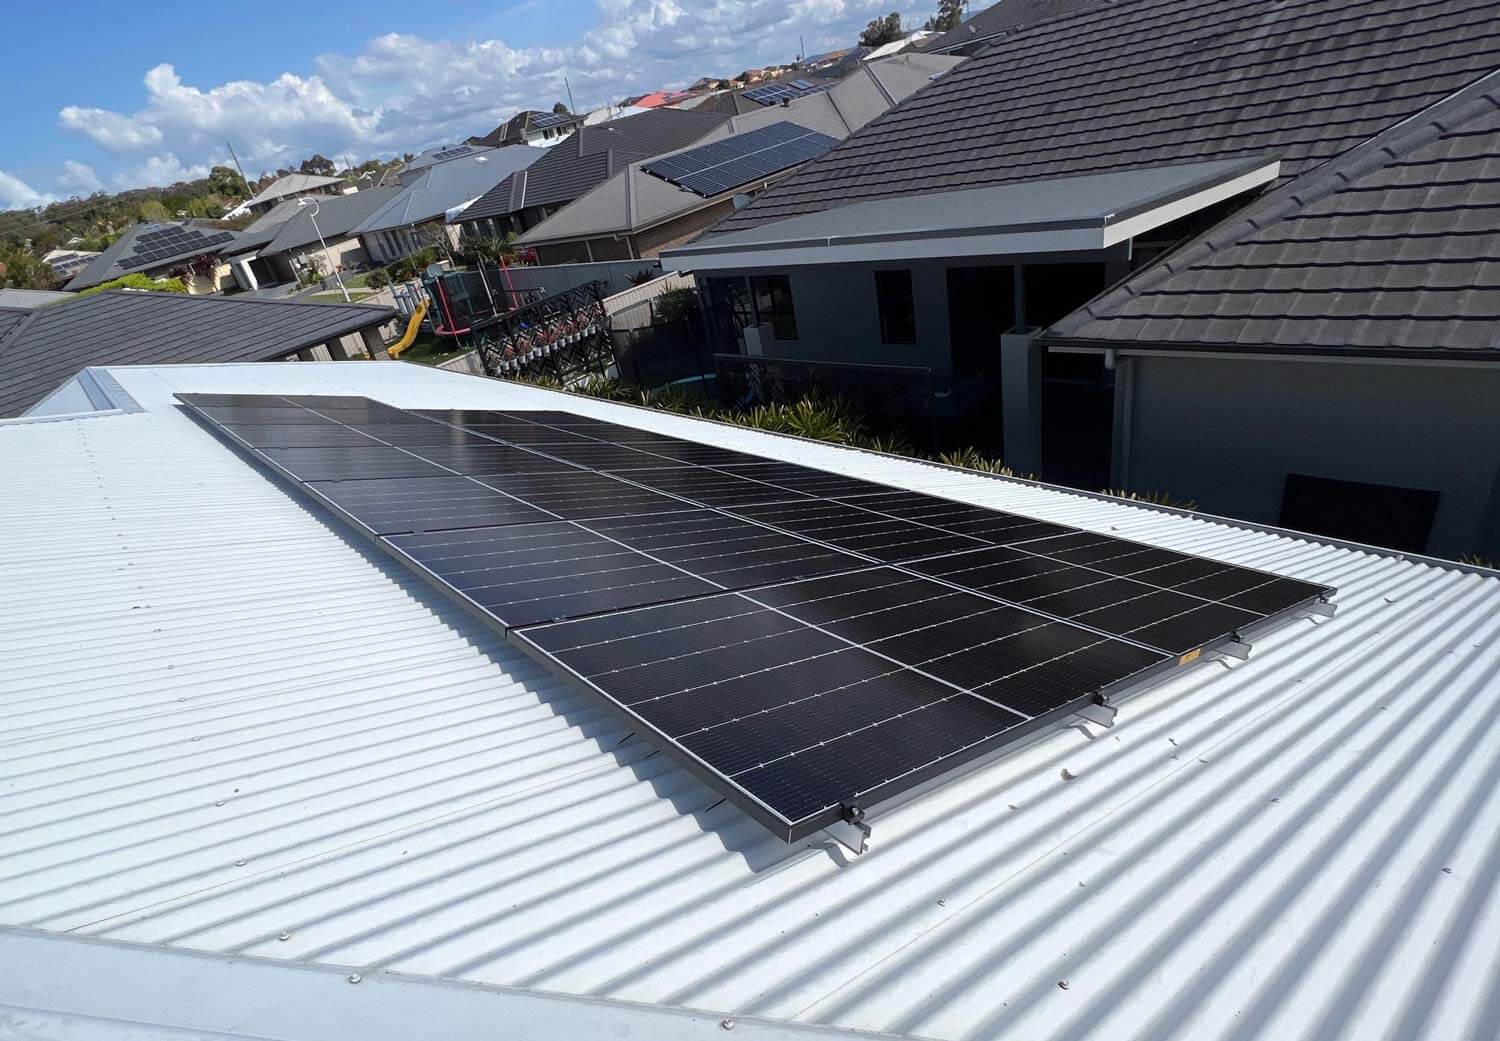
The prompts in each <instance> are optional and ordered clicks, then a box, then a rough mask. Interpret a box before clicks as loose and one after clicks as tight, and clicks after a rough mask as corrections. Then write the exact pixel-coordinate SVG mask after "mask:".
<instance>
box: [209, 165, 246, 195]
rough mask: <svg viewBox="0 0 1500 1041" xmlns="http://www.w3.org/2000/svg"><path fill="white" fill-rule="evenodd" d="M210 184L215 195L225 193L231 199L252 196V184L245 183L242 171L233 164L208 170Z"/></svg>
mask: <svg viewBox="0 0 1500 1041" xmlns="http://www.w3.org/2000/svg"><path fill="white" fill-rule="evenodd" d="M208 186H209V188H210V189H211V190H212V191H213V192H214V194H215V195H223V196H226V197H227V198H230V199H248V198H249V197H250V186H249V185H248V184H246V183H245V179H244V178H243V177H241V176H240V172H239V171H238V170H236V169H235V168H234V167H232V166H216V167H214V168H213V169H212V170H210V171H208Z"/></svg>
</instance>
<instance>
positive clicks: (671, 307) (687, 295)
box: [651, 289, 698, 322]
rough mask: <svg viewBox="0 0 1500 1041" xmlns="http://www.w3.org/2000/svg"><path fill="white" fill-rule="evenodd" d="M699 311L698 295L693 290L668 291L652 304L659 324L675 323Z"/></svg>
mask: <svg viewBox="0 0 1500 1041" xmlns="http://www.w3.org/2000/svg"><path fill="white" fill-rule="evenodd" d="M697 310H698V294H697V292H696V291H694V290H692V289H668V290H667V291H666V292H665V293H663V294H661V295H660V296H658V297H657V298H656V299H655V300H653V301H652V302H651V313H652V314H653V315H655V317H656V320H657V321H658V322H675V321H678V320H679V319H682V318H686V317H687V316H688V315H690V314H694V313H696V312H697Z"/></svg>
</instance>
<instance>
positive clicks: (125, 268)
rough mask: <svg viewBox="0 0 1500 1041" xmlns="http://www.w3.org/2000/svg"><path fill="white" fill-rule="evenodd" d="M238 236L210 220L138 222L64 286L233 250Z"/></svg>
mask: <svg viewBox="0 0 1500 1041" xmlns="http://www.w3.org/2000/svg"><path fill="white" fill-rule="evenodd" d="M238 237H239V236H238V233H237V232H235V231H232V230H230V229H228V228H225V227H223V226H221V225H217V224H213V223H211V222H207V221H197V220H185V221H168V222H165V223H162V224H137V225H135V226H133V227H131V228H128V229H126V231H125V232H124V234H122V235H121V236H120V237H119V238H117V239H115V241H114V242H112V243H110V244H109V246H108V248H106V249H105V250H104V252H102V253H100V254H99V255H98V256H97V257H95V258H94V259H93V261H92V262H91V263H90V264H89V266H88V267H86V268H84V269H83V270H82V271H80V272H78V274H76V275H74V276H73V278H72V279H71V280H70V281H69V282H68V284H67V286H66V287H65V288H67V289H68V290H69V291H71V292H77V291H78V290H80V289H88V288H90V287H91V286H97V285H100V284H102V283H104V282H108V281H110V280H111V279H114V278H119V277H120V276H121V275H133V274H147V273H149V272H152V271H159V270H161V269H163V268H166V267H169V266H171V265H173V264H176V263H178V262H180V261H183V260H187V259H188V258H189V257H196V256H198V255H199V254H201V253H232V252H234V249H235V244H236V241H237V239H238Z"/></svg>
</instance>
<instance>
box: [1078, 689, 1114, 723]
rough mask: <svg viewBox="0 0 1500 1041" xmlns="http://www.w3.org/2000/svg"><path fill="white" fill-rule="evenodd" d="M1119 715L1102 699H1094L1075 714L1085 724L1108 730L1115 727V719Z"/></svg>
mask: <svg viewBox="0 0 1500 1041" xmlns="http://www.w3.org/2000/svg"><path fill="white" fill-rule="evenodd" d="M1119 714H1120V710H1119V709H1117V708H1115V707H1114V706H1113V705H1111V704H1108V702H1107V701H1106V700H1105V699H1104V698H1102V697H1101V698H1096V699H1095V700H1094V701H1091V702H1089V703H1088V704H1086V705H1084V706H1082V707H1081V708H1079V710H1078V712H1077V716H1078V718H1079V719H1082V720H1083V721H1084V722H1086V723H1093V724H1095V725H1097V726H1101V727H1104V728H1105V729H1109V728H1110V727H1113V726H1114V725H1115V717H1116V716H1117V715H1119Z"/></svg>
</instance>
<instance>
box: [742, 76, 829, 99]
mask: <svg viewBox="0 0 1500 1041" xmlns="http://www.w3.org/2000/svg"><path fill="white" fill-rule="evenodd" d="M831 85H832V84H828V83H815V82H814V81H812V80H806V79H795V80H791V81H790V82H787V83H765V84H762V85H761V86H759V87H751V88H750V89H749V90H747V91H745V93H744V96H745V97H746V98H748V99H750V100H751V101H755V102H758V103H759V104H762V105H779V104H781V103H782V102H783V101H795V100H796V99H798V98H801V97H806V96H807V95H808V94H816V93H817V92H818V91H820V90H827V89H828V88H829V87H830V86H831Z"/></svg>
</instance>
